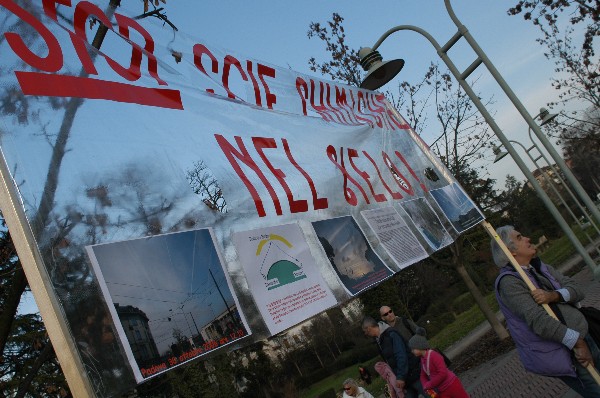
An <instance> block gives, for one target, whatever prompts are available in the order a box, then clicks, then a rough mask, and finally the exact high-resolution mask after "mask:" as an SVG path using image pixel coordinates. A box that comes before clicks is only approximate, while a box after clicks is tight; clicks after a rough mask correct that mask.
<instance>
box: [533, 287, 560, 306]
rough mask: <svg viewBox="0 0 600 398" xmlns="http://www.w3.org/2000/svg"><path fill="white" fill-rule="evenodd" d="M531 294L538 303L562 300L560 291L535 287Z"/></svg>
mask: <svg viewBox="0 0 600 398" xmlns="http://www.w3.org/2000/svg"><path fill="white" fill-rule="evenodd" d="M531 296H532V297H533V299H534V300H535V302H536V303H538V304H550V303H556V302H559V301H560V293H558V292H557V291H550V292H549V291H547V290H544V289H535V290H532V291H531Z"/></svg>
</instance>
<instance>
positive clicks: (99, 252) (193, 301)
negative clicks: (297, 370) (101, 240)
mask: <svg viewBox="0 0 600 398" xmlns="http://www.w3.org/2000/svg"><path fill="white" fill-rule="evenodd" d="M92 249H93V252H94V255H95V262H94V264H95V265H97V266H99V268H100V270H101V274H102V276H103V278H104V283H105V284H106V286H107V288H108V292H109V294H110V296H111V298H112V300H113V303H115V304H119V305H121V306H122V307H124V306H127V305H131V306H133V307H136V308H138V309H140V310H142V311H143V312H144V313H145V314H146V316H147V317H148V319H149V321H150V323H149V325H150V330H151V332H152V335H153V337H154V339H155V342H156V343H157V346H158V350H159V352H161V353H162V352H164V351H166V350H167V349H168V347H169V345H170V344H172V343H173V339H172V331H173V328H179V329H181V330H182V332H183V333H184V334H185V335H186V336H188V337H189V336H190V335H191V334H196V330H195V328H194V325H193V323H195V326H197V327H198V328H199V329H202V327H204V326H205V325H207V324H208V323H210V322H211V321H212V320H213V319H214V318H215V317H216V316H218V315H220V314H221V313H223V312H224V311H225V310H227V306H229V307H231V306H233V305H235V302H234V301H233V297H232V295H231V291H230V290H229V288H228V285H227V282H226V279H225V275H224V273H223V268H222V267H221V264H220V261H219V257H218V255H217V252H216V250H215V247H214V243H213V241H212V239H211V236H210V233H209V231H208V230H207V229H201V230H197V231H188V232H181V233H174V234H167V235H161V236H156V237H151V238H142V239H135V240H129V241H125V242H116V243H109V244H103V245H97V246H93V247H92ZM207 253H209V254H208V255H207ZM208 269H210V270H211V272H212V275H214V280H213V279H212V278H211V276H210V274H209V272H207V270H208ZM215 283H216V284H217V285H215ZM217 286H218V289H217ZM221 294H222V295H223V297H221ZM225 301H226V302H225ZM226 305H227V306H226ZM188 315H189V318H188ZM190 319H192V321H191V322H192V323H190Z"/></svg>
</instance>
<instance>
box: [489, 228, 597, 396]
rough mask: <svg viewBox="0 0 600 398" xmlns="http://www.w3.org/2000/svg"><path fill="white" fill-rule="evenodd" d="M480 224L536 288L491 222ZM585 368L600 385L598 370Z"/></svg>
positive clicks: (525, 280) (527, 280)
mask: <svg viewBox="0 0 600 398" xmlns="http://www.w3.org/2000/svg"><path fill="white" fill-rule="evenodd" d="M481 226H482V227H483V228H484V229H485V231H486V232H487V233H488V235H490V236H491V237H492V239H494V240H495V241H496V243H498V246H500V248H501V249H502V252H503V253H504V254H505V255H506V257H507V258H508V260H509V261H510V263H511V264H512V266H513V267H514V269H515V271H517V273H518V274H519V275H520V276H521V278H522V279H523V281H524V282H525V284H526V285H527V287H528V288H529V290H531V291H533V290H535V289H537V287H535V285H534V284H533V283H531V280H530V279H529V277H528V276H527V274H525V271H523V268H522V267H521V265H520V264H519V263H517V260H515V258H514V257H513V255H512V253H511V252H510V250H508V247H506V245H505V244H504V242H503V241H502V239H500V236H498V234H497V233H496V230H495V229H494V227H492V224H490V223H489V222H487V221H486V220H483V222H482V223H481ZM542 307H544V309H545V310H546V312H547V313H548V315H550V316H551V317H552V318H554V319H556V320H557V321H558V317H557V316H556V314H555V313H554V311H552V308H550V306H549V305H548V304H542ZM586 369H587V371H588V372H590V374H591V375H592V377H593V378H594V380H595V381H596V383H598V385H600V375H599V374H598V371H597V370H596V368H594V366H593V365H592V364H588V366H586Z"/></svg>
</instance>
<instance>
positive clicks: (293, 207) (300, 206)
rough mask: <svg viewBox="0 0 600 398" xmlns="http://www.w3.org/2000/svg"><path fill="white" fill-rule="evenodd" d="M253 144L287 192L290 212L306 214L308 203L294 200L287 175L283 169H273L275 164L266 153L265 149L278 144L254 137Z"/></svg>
mask: <svg viewBox="0 0 600 398" xmlns="http://www.w3.org/2000/svg"><path fill="white" fill-rule="evenodd" d="M252 142H253V143H254V148H256V152H258V155H259V156H260V158H261V159H262V160H263V162H265V164H266V165H267V168H268V169H269V170H271V173H273V175H274V176H275V178H277V181H279V183H280V184H281V187H282V188H283V190H284V191H285V194H286V195H287V198H288V202H289V204H290V211H291V212H292V213H304V212H305V211H307V210H308V202H307V201H306V200H294V195H293V194H292V190H291V189H290V187H289V186H288V184H287V183H286V182H285V173H284V172H283V171H282V170H281V169H276V168H275V167H273V164H272V163H271V162H270V161H269V159H267V157H266V156H265V153H264V149H265V148H277V144H276V143H275V140H274V139H273V138H262V137H253V138H252Z"/></svg>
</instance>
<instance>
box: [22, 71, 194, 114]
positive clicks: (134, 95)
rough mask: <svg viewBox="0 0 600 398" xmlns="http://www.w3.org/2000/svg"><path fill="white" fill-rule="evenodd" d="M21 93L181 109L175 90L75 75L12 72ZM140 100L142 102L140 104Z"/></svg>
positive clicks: (178, 96) (179, 97)
mask: <svg viewBox="0 0 600 398" xmlns="http://www.w3.org/2000/svg"><path fill="white" fill-rule="evenodd" d="M15 75H16V76H17V80H18V82H19V84H20V85H21V90H23V93H25V94H30V95H46V96H54V97H76V98H90V99H103V100H113V101H119V102H125V103H131V104H139V105H148V106H157V107H161V108H169V109H183V105H182V104H181V93H180V92H179V91H177V90H169V89H159V88H149V87H139V86H132V85H130V84H125V83H117V82H107V81H104V80H98V79H92V78H88V77H78V76H61V75H53V74H47V73H38V72H15ZM141 99H143V103H141Z"/></svg>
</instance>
